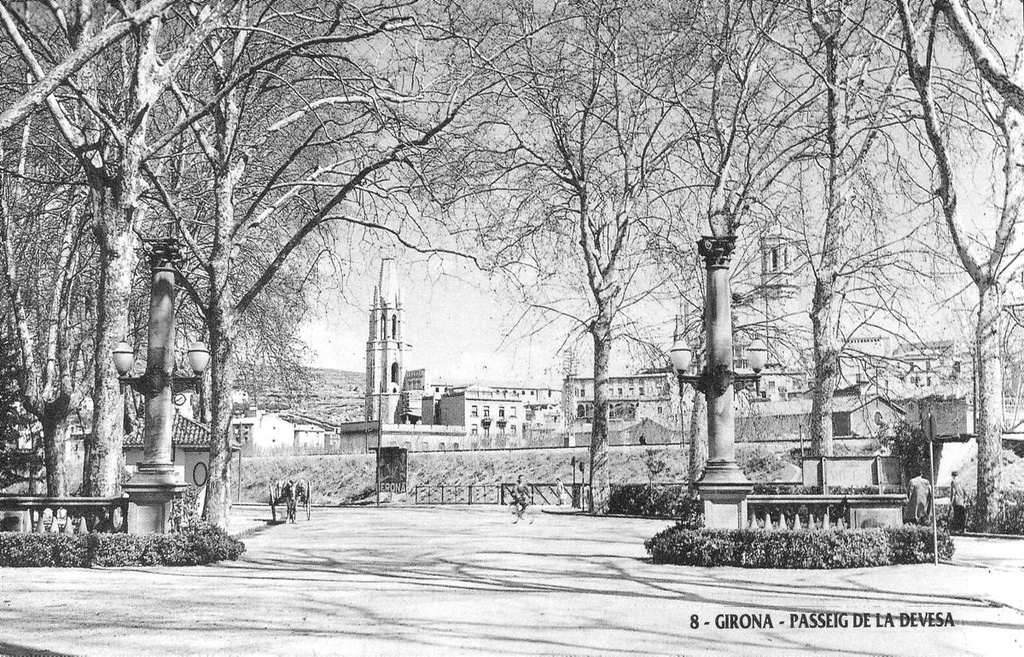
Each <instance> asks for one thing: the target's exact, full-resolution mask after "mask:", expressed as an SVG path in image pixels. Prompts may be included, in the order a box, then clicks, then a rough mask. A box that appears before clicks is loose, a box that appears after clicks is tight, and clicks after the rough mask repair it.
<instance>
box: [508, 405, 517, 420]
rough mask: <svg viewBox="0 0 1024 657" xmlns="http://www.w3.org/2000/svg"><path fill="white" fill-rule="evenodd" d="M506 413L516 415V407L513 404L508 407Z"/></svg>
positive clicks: (511, 415)
mask: <svg viewBox="0 0 1024 657" xmlns="http://www.w3.org/2000/svg"><path fill="white" fill-rule="evenodd" d="M508 415H509V417H515V416H516V407H515V406H513V407H512V408H510V409H508Z"/></svg>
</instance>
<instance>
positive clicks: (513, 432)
mask: <svg viewBox="0 0 1024 657" xmlns="http://www.w3.org/2000/svg"><path fill="white" fill-rule="evenodd" d="M509 431H511V432H512V435H513V436H514V435H516V425H514V424H513V425H512V428H511V429H509Z"/></svg>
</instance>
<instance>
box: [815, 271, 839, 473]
mask: <svg viewBox="0 0 1024 657" xmlns="http://www.w3.org/2000/svg"><path fill="white" fill-rule="evenodd" d="M837 315H838V313H837V312H836V291H835V280H834V279H833V278H832V276H831V275H830V274H828V273H827V272H821V274H820V275H819V277H818V279H817V280H816V281H815V283H814V300H813V302H812V304H811V324H812V327H813V330H814V390H813V393H812V399H811V417H810V425H811V427H810V428H811V448H812V449H813V450H814V453H815V454H817V455H818V456H832V453H833V448H832V408H833V397H834V396H835V391H836V388H837V387H838V385H839V318H838V316H837Z"/></svg>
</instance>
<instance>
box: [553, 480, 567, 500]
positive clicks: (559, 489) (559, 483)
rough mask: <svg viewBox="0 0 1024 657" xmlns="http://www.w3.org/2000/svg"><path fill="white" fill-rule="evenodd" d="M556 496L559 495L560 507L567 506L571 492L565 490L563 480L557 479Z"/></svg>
mask: <svg viewBox="0 0 1024 657" xmlns="http://www.w3.org/2000/svg"><path fill="white" fill-rule="evenodd" d="M555 494H556V495H558V506H565V505H566V504H568V503H569V491H567V490H565V484H563V483H562V480H561V478H558V477H556V478H555Z"/></svg>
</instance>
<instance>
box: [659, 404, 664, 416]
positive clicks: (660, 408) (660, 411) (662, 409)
mask: <svg viewBox="0 0 1024 657" xmlns="http://www.w3.org/2000/svg"><path fill="white" fill-rule="evenodd" d="M664 412H665V407H664V406H659V407H658V415H661V414H662V413H664Z"/></svg>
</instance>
